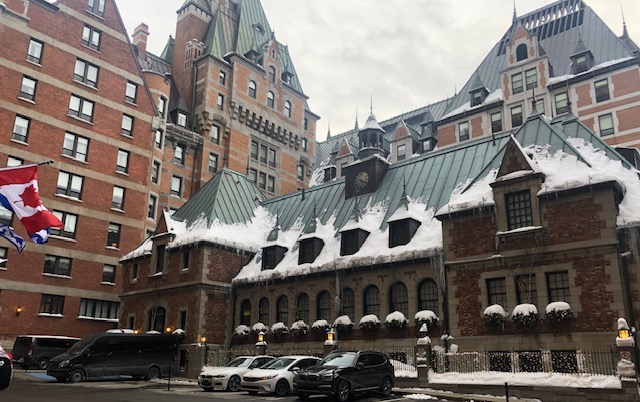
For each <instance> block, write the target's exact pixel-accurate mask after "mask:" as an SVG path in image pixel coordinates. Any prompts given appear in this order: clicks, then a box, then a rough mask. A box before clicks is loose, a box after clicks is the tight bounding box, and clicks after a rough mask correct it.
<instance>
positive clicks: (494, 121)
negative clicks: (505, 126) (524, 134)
mask: <svg viewBox="0 0 640 402" xmlns="http://www.w3.org/2000/svg"><path fill="white" fill-rule="evenodd" d="M500 131H502V112H495V113H491V132H492V133H499V132H500Z"/></svg>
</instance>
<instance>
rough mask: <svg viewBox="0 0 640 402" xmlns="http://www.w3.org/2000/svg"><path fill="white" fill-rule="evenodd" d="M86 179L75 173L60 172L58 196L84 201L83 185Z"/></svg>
mask: <svg viewBox="0 0 640 402" xmlns="http://www.w3.org/2000/svg"><path fill="white" fill-rule="evenodd" d="M83 182H84V177H82V176H78V175H76V174H73V173H69V172H65V171H60V172H59V173H58V184H57V185H56V194H62V195H66V196H67V197H71V198H76V199H78V200H81V199H82V184H83Z"/></svg>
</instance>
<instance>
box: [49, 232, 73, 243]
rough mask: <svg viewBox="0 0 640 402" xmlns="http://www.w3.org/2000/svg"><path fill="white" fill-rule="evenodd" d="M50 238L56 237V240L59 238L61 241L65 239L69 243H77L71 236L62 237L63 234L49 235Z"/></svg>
mask: <svg viewBox="0 0 640 402" xmlns="http://www.w3.org/2000/svg"><path fill="white" fill-rule="evenodd" d="M49 238H50V239H57V240H61V241H66V242H69V243H77V242H78V241H77V240H76V239H73V238H71V237H64V236H59V235H53V234H52V235H49Z"/></svg>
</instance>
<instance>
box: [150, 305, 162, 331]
mask: <svg viewBox="0 0 640 402" xmlns="http://www.w3.org/2000/svg"><path fill="white" fill-rule="evenodd" d="M166 316H167V310H165V308H164V307H160V306H156V307H154V308H152V309H151V310H149V327H148V330H149V331H158V332H160V333H163V332H164V321H165V318H166Z"/></svg>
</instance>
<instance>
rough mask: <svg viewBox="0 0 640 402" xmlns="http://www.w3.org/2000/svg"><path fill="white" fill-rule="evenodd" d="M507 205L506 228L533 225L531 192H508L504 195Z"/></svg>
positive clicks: (511, 228)
mask: <svg viewBox="0 0 640 402" xmlns="http://www.w3.org/2000/svg"><path fill="white" fill-rule="evenodd" d="M505 205H506V207H507V230H513V229H518V228H522V227H527V226H533V211H532V209H531V193H530V192H529V190H523V191H518V192H515V193H508V194H506V195H505Z"/></svg>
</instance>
